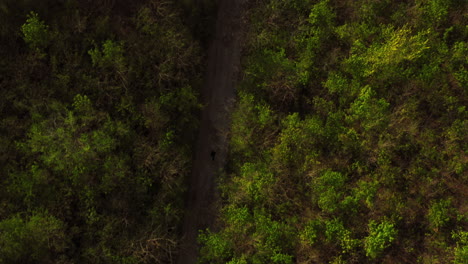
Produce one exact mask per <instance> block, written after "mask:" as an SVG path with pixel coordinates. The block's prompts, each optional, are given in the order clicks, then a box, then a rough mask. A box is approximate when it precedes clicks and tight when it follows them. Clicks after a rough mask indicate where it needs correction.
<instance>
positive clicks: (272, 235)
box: [200, 0, 468, 264]
mask: <svg viewBox="0 0 468 264" xmlns="http://www.w3.org/2000/svg"><path fill="white" fill-rule="evenodd" d="M467 10H468V9H467V3H466V1H457V0H454V1H450V0H414V1H390V0H388V1H387V0H382V1H367V0H359V1H340V0H336V1H335V0H292V1H291V0H288V1H285V0H258V1H249V6H248V8H247V11H246V14H245V18H244V19H245V20H246V21H247V22H246V24H247V28H246V30H245V31H246V32H245V36H244V43H243V45H244V56H243V58H242V61H243V77H242V79H241V84H240V87H239V91H238V95H239V96H238V102H237V105H236V107H235V108H234V112H233V115H232V129H231V139H230V147H229V148H230V158H229V164H228V166H227V168H226V173H225V175H224V176H223V177H222V179H221V185H220V189H221V191H222V197H223V198H222V201H221V202H220V204H221V205H220V206H221V211H220V217H219V219H218V223H217V226H216V227H215V228H213V229H209V230H206V231H205V232H203V233H202V235H201V236H200V241H201V242H202V243H203V244H204V246H203V248H202V250H201V257H202V258H203V261H204V263H230V264H234V263H237V264H240V263H283V264H285V263H335V264H338V263H458V264H461V263H466V261H467V260H468V240H467V239H466V238H467V234H468V233H467V231H468V230H467V227H468V225H467V224H468V221H467V220H468V210H467V209H468V208H467V203H466V201H467V198H468V197H467V193H468V188H467V186H468V185H467V183H468V177H467V175H468V174H467V173H466V170H467V154H468V152H467V151H468V145H467V142H468V138H467V135H468V123H467V102H468V100H467V99H468V97H467V87H468V83H467V76H468V75H467V73H468V72H467V66H468V60H467V59H468V57H467V54H468V49H467V47H468V44H467V40H468V27H467V22H468V16H467V14H468V12H467Z"/></svg>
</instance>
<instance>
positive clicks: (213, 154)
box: [211, 150, 216, 160]
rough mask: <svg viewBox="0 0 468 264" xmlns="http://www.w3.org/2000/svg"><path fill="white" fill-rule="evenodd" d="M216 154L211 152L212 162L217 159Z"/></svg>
mask: <svg viewBox="0 0 468 264" xmlns="http://www.w3.org/2000/svg"><path fill="white" fill-rule="evenodd" d="M215 155H216V152H215V151H214V150H212V151H211V160H214V159H215Z"/></svg>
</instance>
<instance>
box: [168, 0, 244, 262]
mask: <svg viewBox="0 0 468 264" xmlns="http://www.w3.org/2000/svg"><path fill="white" fill-rule="evenodd" d="M243 2H244V0H220V3H219V7H218V15H217V21H216V30H215V34H214V38H213V40H212V43H211V45H210V48H209V53H208V59H207V63H208V67H207V73H206V77H205V85H204V87H203V90H202V91H201V95H202V102H203V104H204V105H205V107H204V108H203V110H202V118H201V125H200V130H199V135H198V141H197V145H196V153H195V159H194V164H193V171H192V175H191V178H190V187H189V193H188V201H187V208H186V213H185V219H184V225H183V232H184V235H183V241H182V243H181V247H180V255H179V258H178V260H177V263H178V264H192V263H197V257H198V249H199V246H198V244H197V235H198V231H199V230H204V229H206V228H208V227H211V226H212V225H213V223H214V221H215V218H216V214H217V208H216V204H217V201H218V200H219V193H218V191H217V188H216V177H217V175H218V174H219V172H220V171H221V170H222V168H223V167H224V165H225V161H226V154H227V143H228V142H227V135H226V134H227V133H226V131H229V128H230V118H229V114H228V112H227V111H228V107H227V106H228V105H230V104H231V103H232V102H233V101H234V98H235V85H236V80H237V79H238V78H237V77H238V73H239V69H240V35H241V34H240V29H241V21H240V17H241V9H242V8H241V5H242V3H243ZM212 152H216V154H215V155H214V160H213V159H212V158H213V153H212Z"/></svg>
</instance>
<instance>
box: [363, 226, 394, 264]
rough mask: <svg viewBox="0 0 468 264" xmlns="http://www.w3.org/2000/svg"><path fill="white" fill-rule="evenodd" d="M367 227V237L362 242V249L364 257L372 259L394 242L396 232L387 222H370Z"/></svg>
mask: <svg viewBox="0 0 468 264" xmlns="http://www.w3.org/2000/svg"><path fill="white" fill-rule="evenodd" d="M368 226H369V236H367V237H366V238H365V240H364V248H365V250H366V256H368V257H370V258H371V259H374V258H376V257H377V256H379V255H380V254H381V253H382V251H383V250H384V249H385V248H387V247H388V246H389V245H390V243H392V242H393V241H394V240H395V237H396V235H397V230H396V229H395V228H394V225H393V224H392V223H390V222H388V221H383V222H381V223H377V222H375V221H374V220H371V221H370V222H369V225H368Z"/></svg>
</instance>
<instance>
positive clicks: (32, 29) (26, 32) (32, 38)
mask: <svg viewBox="0 0 468 264" xmlns="http://www.w3.org/2000/svg"><path fill="white" fill-rule="evenodd" d="M21 32H22V33H23V39H24V41H25V42H26V43H27V44H28V45H29V47H31V49H33V50H37V51H42V49H44V48H45V47H46V46H47V45H48V43H49V41H50V33H49V26H47V25H46V24H45V23H44V21H41V20H40V18H39V15H38V14H37V13H35V12H31V13H29V15H28V19H27V20H26V23H25V24H23V26H21Z"/></svg>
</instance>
